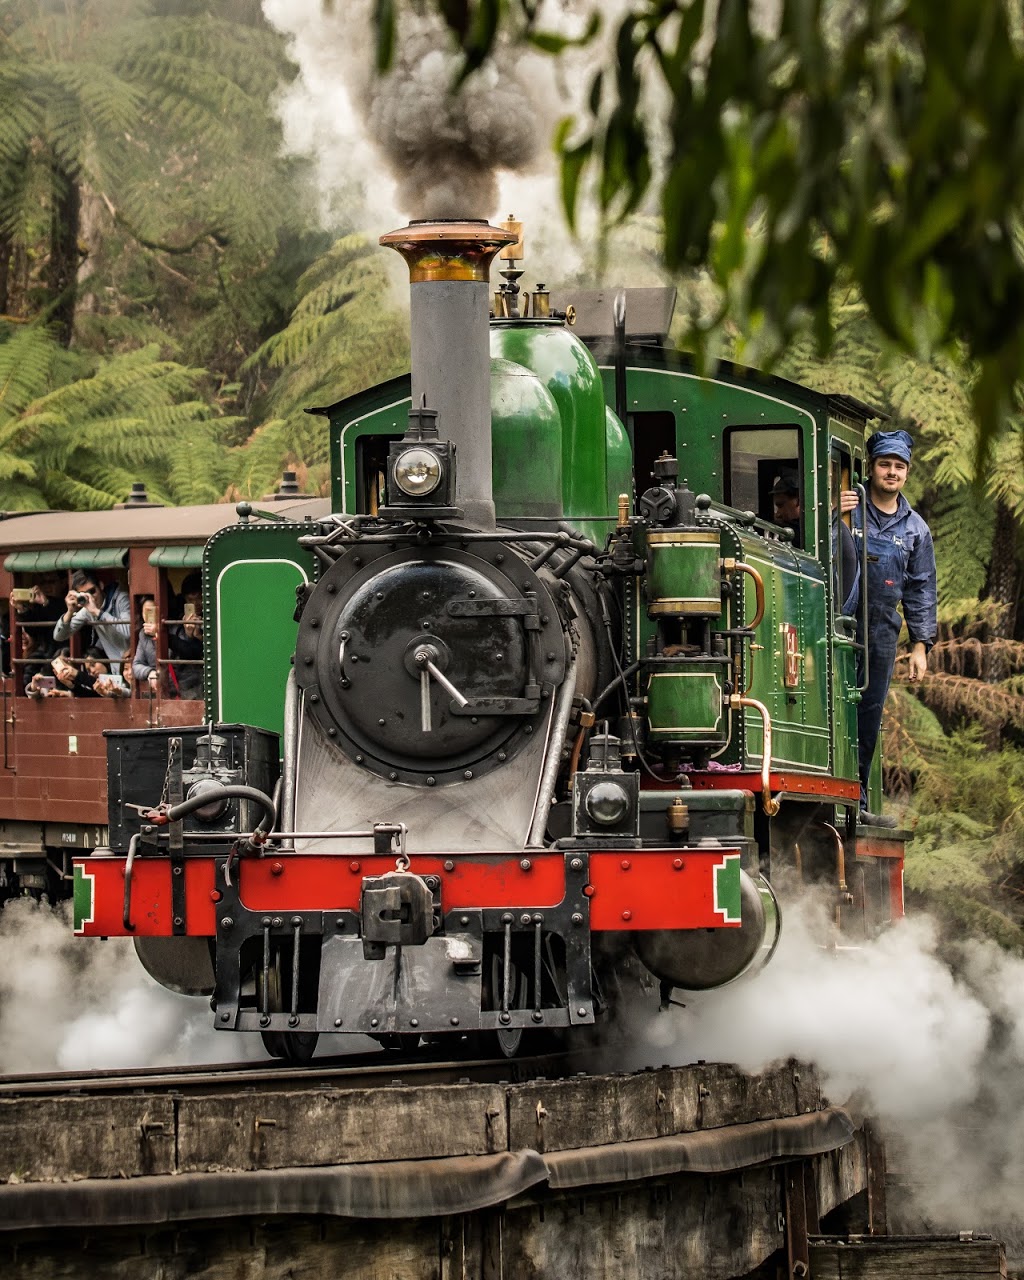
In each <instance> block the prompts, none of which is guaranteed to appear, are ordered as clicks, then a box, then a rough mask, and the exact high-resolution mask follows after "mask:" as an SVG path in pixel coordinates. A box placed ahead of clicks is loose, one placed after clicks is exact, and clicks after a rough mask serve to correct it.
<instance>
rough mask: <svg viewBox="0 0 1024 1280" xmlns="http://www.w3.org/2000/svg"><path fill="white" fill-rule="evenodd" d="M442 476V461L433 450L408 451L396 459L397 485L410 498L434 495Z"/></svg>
mask: <svg viewBox="0 0 1024 1280" xmlns="http://www.w3.org/2000/svg"><path fill="white" fill-rule="evenodd" d="M441 475H442V470H441V459H440V458H439V457H438V456H437V454H436V453H434V451H433V450H432V449H423V448H413V449H406V450H405V452H404V453H401V454H399V456H398V457H397V458H396V459H395V467H394V477H395V484H397V485H398V487H399V489H401V491H402V492H403V493H404V494H406V495H407V496H408V497H410V498H422V497H426V495H427V494H428V493H433V492H434V490H435V489H436V488H437V486H438V485H439V484H440V483H441Z"/></svg>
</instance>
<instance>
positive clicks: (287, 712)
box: [278, 667, 299, 831]
mask: <svg viewBox="0 0 1024 1280" xmlns="http://www.w3.org/2000/svg"><path fill="white" fill-rule="evenodd" d="M298 747H299V689H298V685H297V683H296V681H295V668H294V667H293V668H292V669H291V670H290V671H289V672H288V683H287V684H286V685H285V690H284V742H283V743H282V748H283V767H282V772H281V782H282V785H281V805H280V809H279V812H278V823H279V825H280V827H281V830H282V831H292V830H294V828H295V772H296V770H297V768H298V765H299V754H298Z"/></svg>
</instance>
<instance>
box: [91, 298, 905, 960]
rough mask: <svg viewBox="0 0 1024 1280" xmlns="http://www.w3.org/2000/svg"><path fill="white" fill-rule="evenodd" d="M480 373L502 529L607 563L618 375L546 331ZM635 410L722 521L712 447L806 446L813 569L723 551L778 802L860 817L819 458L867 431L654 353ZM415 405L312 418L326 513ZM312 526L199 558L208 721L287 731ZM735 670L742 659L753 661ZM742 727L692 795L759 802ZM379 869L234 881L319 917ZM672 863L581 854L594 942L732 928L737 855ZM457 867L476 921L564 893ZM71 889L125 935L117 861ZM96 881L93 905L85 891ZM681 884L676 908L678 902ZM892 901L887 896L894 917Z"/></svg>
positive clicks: (513, 344) (846, 660) (733, 620)
mask: <svg viewBox="0 0 1024 1280" xmlns="http://www.w3.org/2000/svg"><path fill="white" fill-rule="evenodd" d="M492 357H493V361H492V364H493V378H492V388H493V484H494V498H495V507H496V511H497V514H498V517H499V519H502V518H504V519H515V518H517V517H521V518H528V517H535V518H536V517H548V518H551V517H555V518H559V519H565V520H568V521H570V522H571V523H572V524H573V525H574V526H576V527H577V528H579V529H580V530H581V531H583V532H585V533H586V534H587V535H588V536H590V537H592V538H593V539H594V541H595V542H597V543H599V544H602V545H603V543H604V541H605V537H606V535H607V533H608V532H609V531H610V530H611V529H612V528H613V527H614V525H615V524H616V520H617V505H618V495H619V494H620V493H630V492H631V491H632V488H633V477H632V462H631V453H630V448H629V443H628V440H627V437H626V433H625V430H624V428H623V426H622V424H621V423H620V422H619V420H618V418H617V417H616V416H615V414H614V413H612V412H611V410H610V409H609V407H608V403H609V401H610V400H611V399H612V384H613V375H612V372H611V370H607V369H603V370H599V369H598V367H597V365H596V364H595V362H594V360H593V358H592V356H591V355H590V353H589V351H588V350H587V349H586V348H585V347H584V346H583V344H582V343H580V342H578V341H577V340H576V338H575V337H574V336H573V335H572V334H571V333H570V332H568V331H567V330H565V329H563V328H560V327H558V326H556V325H551V324H544V323H538V324H533V323H529V322H524V323H515V324H504V325H500V326H496V327H495V328H494V329H493V331H492ZM628 394H629V402H630V409H631V411H633V412H636V413H638V414H641V415H642V414H643V413H644V412H645V411H651V412H660V413H662V414H664V413H671V414H672V417H673V422H674V437H675V449H676V452H677V455H678V457H679V459H680V474H681V478H685V480H686V481H687V482H688V484H689V487H690V488H691V489H692V490H694V491H695V492H703V493H707V494H708V495H709V496H710V497H711V498H712V500H713V501H714V502H715V503H718V504H721V503H722V502H723V499H724V484H723V472H722V468H723V463H722V458H723V451H722V432H723V431H724V430H725V429H726V428H728V427H729V426H747V427H751V426H763V425H772V424H778V425H784V426H787V427H791V428H795V429H796V430H797V431H798V432H799V438H800V455H801V457H802V458H803V459H804V460H805V465H804V468H803V475H804V486H805V488H804V494H803V508H804V511H805V513H810V514H809V516H808V519H809V521H810V525H809V527H810V528H811V529H812V530H813V546H814V547H815V548H816V551H817V555H814V554H803V553H800V552H796V551H794V550H793V549H792V548H791V547H788V546H786V545H785V544H782V543H777V542H770V541H766V540H765V539H762V538H760V537H757V536H755V535H754V534H753V533H751V532H748V531H746V530H743V529H742V528H741V527H740V526H739V525H738V524H735V523H733V524H730V525H728V526H727V527H723V532H722V535H721V537H722V542H721V552H722V555H723V556H732V557H735V558H736V559H740V560H743V561H745V562H746V563H748V564H750V565H752V566H753V567H755V568H756V569H757V570H758V572H760V574H761V576H762V578H763V580H764V584H765V592H766V610H765V616H764V620H763V621H762V623H761V624H760V626H759V627H758V629H757V634H756V637H755V645H756V646H758V647H757V648H756V649H755V650H754V651H753V668H752V669H751V668H750V667H749V666H748V668H747V670H746V672H745V679H746V681H747V682H748V683H750V685H751V687H750V693H751V694H752V696H754V697H756V698H757V699H758V700H760V701H761V702H763V703H764V704H765V705H766V707H767V708H768V710H769V713H770V714H771V716H772V721H773V727H774V734H775V738H774V743H773V747H774V752H773V756H774V763H773V774H772V789H773V791H779V790H784V791H787V792H789V793H790V794H801V793H802V794H817V795H821V796H823V797H826V798H828V797H831V798H833V799H845V800H851V801H853V800H855V797H856V782H855V779H856V752H855V747H854V744H855V725H856V700H857V694H856V690H855V676H854V671H855V661H854V653H853V650H852V649H851V647H850V644H849V641H848V640H847V639H845V637H843V636H842V635H841V634H839V632H838V631H837V630H836V628H835V627H834V625H833V622H832V611H833V602H832V600H831V594H832V591H831V585H830V581H831V577H830V558H831V546H830V536H829V520H828V512H829V505H828V503H829V493H828V475H827V470H828V468H827V460H828V458H829V456H830V451H831V449H832V446H833V441H838V442H839V443H841V444H842V446H843V447H844V448H845V449H846V451H847V452H848V453H849V454H850V455H851V456H853V457H854V458H861V457H862V456H863V434H864V431H863V427H864V423H863V421H862V420H858V419H857V418H856V416H854V417H852V418H851V417H849V416H846V415H844V414H842V413H834V412H832V410H831V405H830V403H829V401H828V400H827V399H826V398H825V397H822V396H818V395H815V394H813V393H811V392H808V391H805V390H803V389H802V388H799V387H796V386H794V385H792V384H789V383H784V382H782V381H780V380H777V379H763V378H761V377H759V376H758V375H754V374H750V373H747V372H744V371H726V372H724V373H723V374H722V375H721V376H720V377H719V378H718V379H716V380H714V381H712V380H707V379H701V378H698V377H697V376H696V375H695V374H694V373H693V371H692V370H691V369H689V368H688V367H687V366H686V364H685V362H684V361H682V360H681V359H679V358H678V357H674V356H671V355H666V354H663V353H661V352H654V351H652V352H651V353H650V354H649V355H643V356H641V355H636V354H635V353H632V352H631V355H630V368H629V372H628ZM408 407H409V379H408V378H397V379H393V380H392V381H390V382H388V383H386V384H383V385H381V386H378V387H375V388H372V389H370V390H368V391H366V392H363V393H360V394H359V395H357V396H353V397H350V398H349V399H347V400H344V401H341V402H339V403H338V404H336V405H333V406H331V407H330V408H329V409H327V410H325V411H324V412H326V413H327V415H328V417H329V419H330V441H331V458H332V498H333V503H332V508H333V510H335V511H344V512H355V511H357V510H358V509H359V508H358V501H359V499H358V495H359V493H360V492H361V490H360V486H359V485H358V483H357V466H358V464H359V457H360V453H359V442H360V441H361V440H363V439H365V438H366V437H374V436H376V437H379V436H400V435H401V434H402V433H403V432H404V430H405V426H406V419H407V413H408ZM641 421H642V419H641ZM645 481H646V477H644V476H640V477H637V488H638V489H641V490H642V488H643V487H644V484H645ZM306 528H308V526H306V527H305V528H304V527H303V526H301V525H296V524H291V523H284V522H282V523H278V524H274V525H269V526H268V525H259V526H256V525H246V524H239V525H235V526H232V527H230V528H228V529H225V530H223V531H222V532H221V533H219V534H217V535H216V536H215V537H214V538H212V539H211V541H210V543H209V544H208V547H207V550H206V555H205V560H204V568H205V574H206V586H207V599H208V606H207V610H206V614H207V617H208V619H209V622H208V625H207V629H206V637H207V655H206V661H207V668H206V670H207V690H208V714H210V715H211V716H212V717H214V718H216V719H218V720H222V721H226V722H237V723H248V724H255V725H260V726H263V727H265V728H268V729H271V730H276V731H278V732H280V731H281V728H282V721H283V706H284V690H285V685H286V681H287V677H288V672H289V668H290V663H291V656H292V653H293V650H294V643H295V635H296V623H295V622H294V620H293V617H292V610H293V605H292V601H293V599H294V590H295V588H296V587H298V586H301V585H302V584H303V583H305V582H308V581H312V580H314V579H315V577H316V564H315V560H314V557H313V556H312V554H311V553H309V552H307V551H305V550H304V549H303V548H301V547H300V546H299V543H298V540H299V538H300V537H301V535H302V533H303V532H305V531H306ZM733 586H734V594H733V596H732V597H731V599H730V600H729V602H728V603H727V606H726V608H725V610H724V611H723V614H722V617H721V619H719V620H718V621H717V622H715V624H714V625H715V626H717V627H718V628H727V627H730V626H734V625H737V624H738V622H739V621H740V620H741V618H742V619H747V618H749V617H751V615H752V613H753V609H754V600H753V591H752V587H751V583H750V580H749V578H748V577H746V576H745V575H743V574H741V573H737V574H735V575H734V577H733ZM651 632H652V624H651V622H650V621H649V619H648V618H647V617H646V610H645V608H644V606H643V603H642V600H641V598H640V596H639V593H638V594H637V596H636V597H635V598H634V600H633V602H632V608H631V615H630V618H629V626H628V630H627V645H628V647H629V648H630V649H631V650H632V651H633V652H642V651H643V648H644V646H645V643H646V640H647V637H648V636H649V635H650V634H651ZM787 649H788V650H789V655H788V659H787ZM787 660H788V662H789V667H790V674H791V679H790V684H789V686H788V687H787V684H786V680H785V676H786V669H787ZM746 661H747V662H748V663H749V661H750V653H749V651H748V654H747V657H746ZM794 662H795V679H794V676H793V666H794ZM830 691H831V692H830ZM705 692H706V691H705ZM704 700H705V701H707V699H706V698H705V699H704ZM698 704H699V699H698ZM694 710H695V708H694V707H691V708H690V711H691V712H693V711H694ZM727 714H736V713H727ZM734 728H738V730H739V731H738V732H735V731H734V732H730V733H729V734H728V735H727V738H728V741H727V744H726V746H725V747H724V749H723V750H722V751H721V753H720V754H719V757H718V762H719V763H721V764H727V765H732V766H733V769H734V770H735V771H729V772H724V773H719V774H716V773H714V772H707V773H703V774H696V775H694V776H693V779H692V782H693V786H694V787H695V789H698V790H699V789H702V788H705V787H715V786H720V785H729V786H733V787H735V786H742V787H749V788H750V789H751V790H754V791H757V790H758V789H759V779H758V773H757V771H758V769H759V767H760V763H761V758H760V753H761V749H762V727H761V721H760V717H759V716H758V715H757V714H755V713H752V712H749V711H744V712H742V713H739V714H738V715H737V726H734ZM879 856H883V857H886V856H888V855H887V854H885V853H881V854H880V855H879ZM892 856H893V861H892V866H893V868H894V871H893V873H892V874H893V875H894V876H895V875H897V874H898V868H899V866H901V861H900V860H899V859H898V858H897V856H896V854H895V853H894V854H893V855H892ZM716 858H717V861H716ZM390 861H391V860H390V859H383V860H381V862H380V866H379V867H377V865H376V862H375V860H374V859H373V858H363V859H360V860H359V874H354V873H353V872H352V869H351V868H352V865H353V864H351V863H350V862H349V861H348V860H347V859H345V858H334V857H331V856H323V855H320V856H317V857H312V856H310V857H309V858H301V857H295V856H294V855H292V856H291V857H290V858H289V859H288V865H287V872H285V871H284V870H281V871H277V872H275V870H274V863H273V861H272V860H271V859H269V858H268V859H265V860H261V861H257V862H252V863H245V864H243V866H242V868H241V874H242V876H243V885H244V892H245V896H246V899H247V900H249V901H250V902H251V904H257V903H259V902H261V901H263V898H264V897H266V899H267V901H268V902H271V900H272V901H273V902H274V903H278V902H280V889H281V877H282V876H283V875H284V874H287V877H288V881H289V886H290V889H291V892H290V894H289V901H290V902H292V904H293V906H294V908H295V909H296V910H298V909H300V907H301V905H302V903H304V902H307V900H308V904H309V905H311V906H313V905H315V906H316V907H317V908H321V907H323V908H324V909H330V906H336V907H339V908H340V907H342V906H345V905H348V906H351V905H352V904H353V903H355V901H356V899H357V896H358V889H359V885H360V884H361V881H362V876H363V874H373V873H374V872H375V871H376V870H385V869H387V867H386V866H385V864H386V863H389V862H390ZM434 861H437V860H436V859H434V860H431V859H426V860H425V861H424V862H423V865H422V866H419V865H414V866H413V870H417V871H420V872H422V873H424V874H434V873H438V874H441V875H444V874H445V871H444V867H443V863H441V862H438V865H437V866H436V867H435V866H434ZM414 862H415V860H414ZM428 863H429V864H430V865H428ZM542 863H543V864H544V865H543V866H542ZM679 864H680V859H679V858H678V857H677V856H675V854H674V853H673V852H664V851H657V850H644V851H642V853H641V852H638V851H629V852H628V853H621V852H611V851H609V852H608V853H607V854H595V855H593V857H592V868H593V870H592V880H593V887H594V895H593V898H592V900H591V907H592V912H593V915H592V925H593V927H594V928H596V929H616V928H623V927H628V928H631V929H638V928H640V929H643V928H672V927H689V928H702V927H704V928H710V927H714V926H716V925H717V926H723V925H725V926H729V925H733V924H737V923H738V922H739V878H738V877H739V855H738V854H735V853H732V852H729V853H727V854H726V855H725V857H724V860H723V859H722V854H721V852H720V851H718V852H717V854H716V855H715V857H712V858H710V859H708V858H701V857H699V856H693V855H692V854H691V853H690V852H688V853H687V855H686V858H685V859H684V860H682V865H679ZM456 866H457V867H458V871H457V873H456V875H455V876H452V875H449V876H448V877H447V878H448V879H449V880H450V882H451V883H450V890H449V900H450V901H452V902H454V901H455V900H456V897H457V895H458V893H459V892H461V891H463V890H464V892H465V893H466V895H467V897H466V901H467V903H468V902H473V903H474V904H475V905H477V906H479V905H481V904H485V905H486V902H488V901H490V900H491V898H492V897H493V900H494V902H495V903H496V904H497V903H500V902H502V901H505V900H509V899H507V898H504V897H503V896H502V895H503V894H508V893H510V892H511V895H512V898H514V899H515V900H516V901H520V900H527V899H529V900H531V901H532V900H533V899H534V898H536V899H537V903H538V905H542V904H543V903H547V902H548V901H556V900H557V899H558V896H559V894H560V893H561V892H562V891H563V890H564V884H562V883H561V877H562V870H561V857H560V855H559V856H553V858H552V860H551V865H550V867H549V866H547V864H546V862H545V861H544V857H538V858H537V859H536V860H534V868H535V869H534V871H533V872H531V876H530V889H529V892H528V893H527V892H526V891H525V887H524V886H520V885H518V884H510V883H509V882H508V877H509V876H512V877H515V876H516V875H517V874H519V873H518V872H517V869H516V868H517V867H518V862H517V861H516V860H514V859H512V860H510V859H507V858H506V859H497V860H494V859H491V860H489V859H486V858H469V859H465V858H460V859H459V860H458V862H457V863H456ZM630 867H633V868H635V870H633V871H630V869H629V868H630ZM212 868H213V862H212V859H210V858H206V857H198V858H190V859H189V862H188V872H187V876H188V880H187V892H188V895H189V911H188V918H189V932H190V933H191V932H200V933H202V932H210V933H212V932H213V923H214V914H215V908H216V897H215V894H216V890H215V887H214V880H213V871H212ZM638 873H639V874H638ZM135 875H136V877H137V879H136V882H135V889H134V891H133V895H134V894H135V893H137V895H138V897H137V899H136V900H137V901H138V902H139V904H140V908H142V910H141V914H140V919H139V920H138V921H137V929H138V931H139V932H142V933H146V932H152V933H165V932H169V921H168V919H165V917H169V910H170V908H169V901H170V891H169V868H168V864H167V861H166V859H160V858H146V857H141V858H140V859H139V860H138V861H137V863H136V870H135ZM75 876H76V880H75V913H76V929H79V930H80V931H81V932H84V933H88V934H94V935H95V934H106V933H118V932H121V931H122V930H121V928H120V910H121V905H122V899H123V883H124V880H123V876H124V860H123V858H111V859H101V858H94V859H91V860H89V861H88V862H85V863H78V864H76V871H75ZM545 877H547V879H546V878H545ZM548 879H550V884H548V883H547V880H548ZM734 879H735V884H733V880H734ZM100 881H103V885H102V886H101V888H102V890H103V891H102V892H97V891H95V889H96V886H97V885H98V884H99V883H100ZM463 881H464V883H463ZM499 882H500V883H499ZM681 885H682V886H683V887H684V888H685V890H686V892H682V893H681V892H680V891H679V889H680V886H681ZM460 886H461V887H460ZM896 888H897V886H896V884H895V882H894V883H893V885H892V892H893V898H894V901H895V895H896ZM452 894H454V895H456V897H451V896H450V895H452ZM552 895H554V896H552ZM631 895H632V896H631ZM900 896H901V895H900ZM734 899H735V900H734ZM143 904H145V905H144V907H143ZM325 904H329V905H327V906H325ZM667 904H671V905H670V906H669V905H667ZM625 912H628V913H629V914H628V915H625V914H624V913H625ZM680 913H682V914H680ZM684 916H685V919H684V918H683V917H684ZM624 922H628V923H626V924H624Z"/></svg>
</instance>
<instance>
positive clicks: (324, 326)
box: [232, 235, 408, 496]
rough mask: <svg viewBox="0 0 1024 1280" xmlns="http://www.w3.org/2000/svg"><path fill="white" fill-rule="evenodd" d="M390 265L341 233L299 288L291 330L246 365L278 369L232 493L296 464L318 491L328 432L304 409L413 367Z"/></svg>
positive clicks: (255, 489) (251, 489)
mask: <svg viewBox="0 0 1024 1280" xmlns="http://www.w3.org/2000/svg"><path fill="white" fill-rule="evenodd" d="M386 264H387V259H386V258H385V257H384V255H383V251H382V250H379V249H377V248H376V247H373V246H371V245H370V244H369V243H368V242H367V241H366V239H365V238H364V237H362V236H359V235H348V236H344V237H342V238H341V239H340V240H339V241H337V243H336V244H334V245H333V246H332V247H331V248H330V250H329V251H328V252H327V253H325V254H323V255H322V256H321V257H319V258H318V259H317V261H316V262H314V263H313V264H312V265H311V266H310V267H309V269H308V270H307V271H306V272H305V273H304V274H303V276H302V277H301V279H300V280H299V283H298V294H299V296H298V299H297V301H296V304H295V307H294V309H293V311H292V315H291V319H290V321H289V323H288V324H287V325H286V326H285V328H284V329H283V330H282V331H281V332H279V333H277V334H275V335H274V336H273V337H271V338H269V339H268V340H267V341H266V342H264V343H263V344H262V345H261V346H260V347H259V348H258V349H257V350H256V351H255V352H254V353H253V355H252V356H251V357H250V358H249V360H248V361H247V362H246V368H247V369H248V370H250V371H252V370H255V369H258V368H266V367H269V368H271V369H274V370H279V371H280V372H279V374H278V377H277V379H276V381H275V382H274V385H273V388H272V390H271V392H270V394H269V396H268V397H267V402H266V414H265V420H264V422H263V423H262V424H261V425H260V426H259V427H258V428H257V429H256V431H255V432H254V433H253V434H252V435H251V436H250V438H249V440H248V441H247V442H246V443H245V445H244V446H243V447H242V448H241V449H240V450H238V452H237V454H236V456H235V459H234V462H233V469H232V478H233V484H234V489H235V490H236V491H237V492H238V493H239V494H242V495H245V496H251V495H256V494H258V493H262V492H266V491H267V490H268V489H269V488H271V487H273V485H274V484H276V481H277V478H278V476H279V475H280V473H281V470H282V469H283V468H284V467H285V466H290V465H293V464H295V463H299V464H302V466H304V467H305V468H307V469H309V470H308V472H307V482H308V483H309V484H310V485H314V486H320V485H326V483H327V482H328V479H329V477H328V474H327V431H326V427H325V424H324V421H323V419H322V418H316V419H311V418H310V417H309V415H308V414H307V413H306V412H305V410H306V409H307V408H308V407H310V406H312V405H317V404H321V405H322V404H325V403H331V402H332V401H335V400H338V399H340V398H342V397H343V396H346V395H351V394H353V393H354V392H356V391H359V390H361V389H363V388H364V387H367V386H371V385H373V384H374V383H377V382H382V381H384V380H385V379H386V378H388V377H392V376H394V375H395V374H397V373H399V372H401V371H402V370H403V369H405V368H407V367H408V339H407V333H406V330H407V323H406V321H405V319H404V318H403V317H402V316H401V315H400V314H399V312H398V309H397V306H396V305H395V303H394V302H393V301H392V293H391V283H390V276H389V274H388V270H387V265H386Z"/></svg>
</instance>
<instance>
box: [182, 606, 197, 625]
mask: <svg viewBox="0 0 1024 1280" xmlns="http://www.w3.org/2000/svg"><path fill="white" fill-rule="evenodd" d="M181 616H182V618H183V620H184V621H185V622H191V621H192V619H193V618H194V617H195V616H196V607H195V605H194V604H187V605H186V606H185V608H184V609H183V610H182V614H181Z"/></svg>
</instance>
